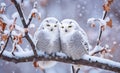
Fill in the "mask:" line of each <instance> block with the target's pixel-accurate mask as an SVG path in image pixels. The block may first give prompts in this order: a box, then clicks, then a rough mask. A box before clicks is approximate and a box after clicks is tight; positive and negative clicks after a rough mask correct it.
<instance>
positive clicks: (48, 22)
mask: <svg viewBox="0 0 120 73" xmlns="http://www.w3.org/2000/svg"><path fill="white" fill-rule="evenodd" d="M59 24H60V23H59V21H58V20H57V19H56V18H54V17H48V18H45V19H44V20H43V21H42V22H41V25H40V26H39V28H38V29H37V31H36V32H35V36H34V37H35V38H34V39H35V44H36V49H37V50H38V51H42V52H45V53H47V54H52V53H56V52H59V51H60V43H59V29H58V28H59ZM38 63H39V66H40V67H41V68H44V69H45V68H50V67H52V66H54V65H55V64H56V62H55V61H39V62H38Z"/></svg>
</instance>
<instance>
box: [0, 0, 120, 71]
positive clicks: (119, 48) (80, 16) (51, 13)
mask: <svg viewBox="0 0 120 73" xmlns="http://www.w3.org/2000/svg"><path fill="white" fill-rule="evenodd" d="M17 1H18V2H19V3H20V2H21V0H17ZM34 1H37V2H38V6H37V9H38V10H39V12H41V20H40V21H38V19H33V20H32V22H31V23H33V24H35V27H34V28H31V29H30V33H31V34H32V35H34V32H35V31H36V29H37V27H38V26H39V25H40V23H41V21H42V20H43V19H44V18H46V17H55V18H57V19H59V20H60V21H61V20H63V19H66V18H70V19H74V20H76V21H77V22H78V23H79V25H80V26H81V27H82V28H83V29H84V30H85V31H86V33H87V35H88V38H89V42H90V44H91V45H92V47H93V48H94V46H95V45H96V40H97V37H98V34H99V25H96V27H94V28H93V27H90V25H88V24H87V20H88V19H89V18H91V17H95V18H102V15H103V8H102V6H103V4H104V0H23V6H22V9H23V12H24V15H25V17H26V18H27V17H28V15H29V13H30V11H31V9H32V8H33V4H34ZM2 2H4V3H6V5H7V7H6V12H5V13H6V15H7V16H8V18H11V16H12V14H13V13H14V12H16V8H15V7H14V4H13V3H11V2H10V0H0V3H2ZM119 3H120V0H114V2H113V4H112V5H111V10H110V12H108V14H107V16H108V17H110V18H111V19H112V21H113V27H112V28H109V27H107V28H106V29H105V31H104V32H103V34H102V38H101V46H105V45H108V46H109V48H110V49H114V50H113V51H112V52H111V54H112V55H113V58H111V59H112V60H114V61H117V62H120V57H119V56H120V53H119V52H120V4H119ZM17 23H19V24H18V25H20V26H22V24H21V21H20V20H17ZM31 30H32V31H31ZM24 41H25V40H24ZM10 44H11V43H9V45H8V48H10V47H11V45H10ZM25 44H26V43H25ZM25 44H24V45H22V46H23V47H24V46H25ZM27 47H29V46H27ZM70 66H71V65H70V64H66V63H60V62H59V63H58V64H57V65H55V66H54V67H52V68H49V69H46V73H70ZM0 73H42V71H41V70H40V69H39V68H37V69H36V68H34V67H33V65H32V62H28V63H18V64H15V63H12V62H7V61H4V60H1V59H0ZM79 73H114V72H111V71H106V70H102V69H99V68H94V67H88V66H82V67H81V70H80V71H79Z"/></svg>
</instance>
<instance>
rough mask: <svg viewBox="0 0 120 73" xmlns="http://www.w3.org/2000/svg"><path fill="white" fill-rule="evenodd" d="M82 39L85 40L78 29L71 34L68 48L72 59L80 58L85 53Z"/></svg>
mask: <svg viewBox="0 0 120 73" xmlns="http://www.w3.org/2000/svg"><path fill="white" fill-rule="evenodd" d="M83 41H85V40H84V39H83V37H82V35H81V33H80V32H79V31H76V32H75V33H74V34H73V35H72V36H71V39H70V42H69V48H68V49H69V53H70V55H71V57H72V58H73V59H80V58H81V57H82V56H83V55H84V54H87V51H86V49H85V46H84V45H83Z"/></svg>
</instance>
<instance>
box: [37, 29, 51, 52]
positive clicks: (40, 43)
mask: <svg viewBox="0 0 120 73" xmlns="http://www.w3.org/2000/svg"><path fill="white" fill-rule="evenodd" d="M36 38H37V43H36V48H37V50H42V51H45V52H46V49H48V48H49V42H50V40H49V39H47V36H46V34H45V33H44V32H43V31H40V32H39V33H38V35H37V36H36Z"/></svg>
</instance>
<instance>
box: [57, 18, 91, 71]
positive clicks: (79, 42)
mask: <svg viewBox="0 0 120 73" xmlns="http://www.w3.org/2000/svg"><path fill="white" fill-rule="evenodd" d="M59 30H60V40H61V47H62V52H63V53H65V54H66V55H67V56H68V57H71V58H72V59H73V60H79V59H80V58H81V57H82V56H83V55H84V54H88V50H89V43H88V38H87V34H86V33H85V31H84V30H83V29H82V28H81V27H80V26H79V24H78V23H77V22H76V21H75V20H72V19H64V20H62V21H61V24H60V26H59ZM73 67H74V65H73ZM76 71H77V70H76ZM76 71H75V72H74V73H76Z"/></svg>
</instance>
